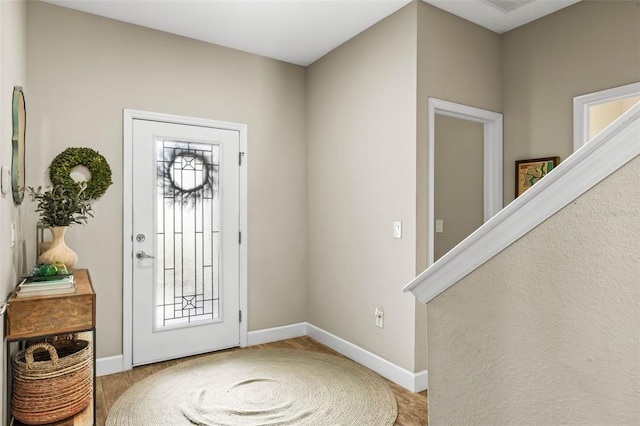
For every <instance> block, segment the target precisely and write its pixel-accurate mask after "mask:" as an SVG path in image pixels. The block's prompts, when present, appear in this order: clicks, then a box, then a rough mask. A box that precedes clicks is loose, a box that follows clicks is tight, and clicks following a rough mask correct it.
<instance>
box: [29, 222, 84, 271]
mask: <svg viewBox="0 0 640 426" xmlns="http://www.w3.org/2000/svg"><path fill="white" fill-rule="evenodd" d="M65 232H67V227H66V226H56V227H53V228H51V235H52V237H53V239H52V241H51V244H50V245H49V247H48V248H47V249H46V250H45V251H44V252H42V254H41V255H40V256H39V257H38V263H57V262H60V263H63V264H64V265H65V266H66V267H67V268H72V267H73V265H75V264H76V262H77V261H78V255H77V254H76V252H75V251H73V250H71V249H70V248H69V247H68V246H67V244H66V243H65V242H64V234H65Z"/></svg>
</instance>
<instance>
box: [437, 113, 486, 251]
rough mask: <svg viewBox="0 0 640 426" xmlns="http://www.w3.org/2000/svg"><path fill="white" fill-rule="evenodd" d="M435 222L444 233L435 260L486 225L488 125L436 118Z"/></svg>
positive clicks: (443, 116)
mask: <svg viewBox="0 0 640 426" xmlns="http://www.w3.org/2000/svg"><path fill="white" fill-rule="evenodd" d="M434 127H435V129H434V130H435V138H434V140H435V162H434V164H435V170H434V178H435V187H434V189H435V191H434V192H435V193H434V211H435V219H436V220H442V221H443V222H444V228H443V232H436V233H435V235H434V238H433V245H434V260H438V259H439V258H441V257H442V256H443V255H445V254H446V253H447V252H448V251H449V250H451V249H452V248H453V247H455V246H456V245H457V244H458V243H459V242H460V241H462V240H464V239H465V238H467V237H468V236H469V234H471V233H472V232H473V231H475V230H476V229H478V227H480V225H482V224H483V223H484V180H483V179H482V176H483V174H484V165H483V161H484V125H483V124H482V123H478V122H474V121H469V120H463V119H461V118H454V117H448V116H446V115H441V114H436V117H435V126H434Z"/></svg>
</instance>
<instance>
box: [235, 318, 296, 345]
mask: <svg viewBox="0 0 640 426" xmlns="http://www.w3.org/2000/svg"><path fill="white" fill-rule="evenodd" d="M247 334H248V337H247V345H248V346H253V345H260V344H263V343H271V342H277V341H278V340H284V339H293V338H294V337H302V336H306V335H307V323H306V322H299V323H297V324H290V325H283V326H281V327H273V328H266V329H264V330H256V331H250V332H249V333H247Z"/></svg>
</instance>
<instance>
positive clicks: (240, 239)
mask: <svg viewBox="0 0 640 426" xmlns="http://www.w3.org/2000/svg"><path fill="white" fill-rule="evenodd" d="M238 244H242V231H240V232H238Z"/></svg>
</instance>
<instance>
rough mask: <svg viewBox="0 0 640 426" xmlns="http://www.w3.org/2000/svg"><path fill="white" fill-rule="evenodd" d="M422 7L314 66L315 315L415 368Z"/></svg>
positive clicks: (312, 318)
mask: <svg viewBox="0 0 640 426" xmlns="http://www.w3.org/2000/svg"><path fill="white" fill-rule="evenodd" d="M415 8H416V4H415V3H412V4H409V5H407V6H406V7H404V8H403V9H400V10H399V11H398V12H396V13H395V14H393V15H392V16H390V17H389V18H387V19H385V20H384V21H382V22H381V23H379V24H377V25H375V26H374V27H372V28H370V29H368V30H367V31H365V32H364V33H362V34H360V35H358V36H356V37H355V38H353V39H352V40H350V41H348V42H347V43H345V44H343V45H342V46H340V47H339V48H337V49H336V50H334V51H333V52H331V53H329V54H328V55H326V56H325V57H323V58H321V59H320V60H318V61H317V62H315V63H314V64H312V65H311V66H310V67H309V71H308V99H309V130H308V135H309V136H308V137H309V148H308V150H309V151H308V176H309V194H308V198H309V299H308V306H309V308H308V309H309V311H308V320H309V322H311V323H312V324H314V325H316V326H318V327H321V328H322V329H324V330H327V331H329V332H331V333H333V334H336V335H338V336H340V337H342V338H344V339H346V340H348V341H349V342H351V343H354V344H356V345H358V346H360V347H362V348H364V349H367V350H369V351H371V352H374V353H375V354H377V355H379V356H381V357H382V358H385V359H387V360H389V361H391V362H393V363H395V364H397V365H399V366H401V367H403V368H405V369H407V370H409V371H416V369H421V368H424V364H425V362H424V357H425V352H424V343H422V348H420V349H417V350H416V347H415V345H418V343H416V342H415V340H416V339H415V337H414V334H415V299H414V298H413V297H412V296H410V295H407V294H403V293H402V291H401V289H402V286H403V285H404V284H405V283H407V282H408V281H409V280H411V279H412V278H413V277H414V274H415V220H416V219H415V191H416V189H415V149H416V148H415V141H416V120H415V117H416V114H415V111H416V103H415V102H416V101H415V99H416V17H415V16H416V15H415ZM398 220H400V221H402V226H403V238H402V239H393V238H392V224H393V221H398ZM407 296H409V297H407ZM377 306H382V307H383V309H384V312H385V323H384V328H383V329H379V328H376V326H375V321H374V315H373V313H374V310H375V308H376V307H377ZM419 337H420V338H421V341H422V342H424V339H425V336H424V334H422V336H419Z"/></svg>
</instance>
